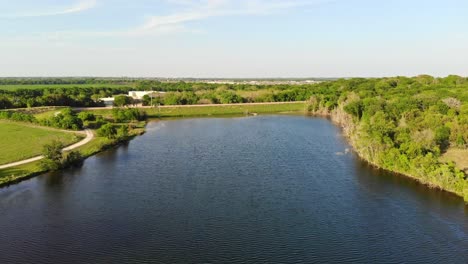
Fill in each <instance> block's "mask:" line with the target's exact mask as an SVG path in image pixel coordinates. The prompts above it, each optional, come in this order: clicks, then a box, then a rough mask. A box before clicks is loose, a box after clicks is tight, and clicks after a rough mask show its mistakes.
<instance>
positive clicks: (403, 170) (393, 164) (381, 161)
mask: <svg viewBox="0 0 468 264" xmlns="http://www.w3.org/2000/svg"><path fill="white" fill-rule="evenodd" d="M312 101H313V102H311V103H309V109H310V113H311V114H313V115H316V116H323V117H328V118H330V119H331V120H332V121H333V122H334V123H335V124H337V125H338V126H339V127H341V129H342V131H343V134H344V136H345V137H346V138H347V139H348V142H349V143H350V144H351V145H352V146H353V149H354V151H355V153H357V155H358V156H359V157H360V158H361V159H363V160H364V161H366V162H368V163H369V164H371V165H372V166H373V167H376V168H378V169H383V170H386V171H389V172H393V173H396V174H399V175H403V176H406V177H410V178H412V179H415V180H417V181H419V182H420V183H422V184H425V185H427V186H428V187H430V188H437V189H441V190H444V191H448V192H451V193H454V194H456V195H458V196H461V197H462V198H463V199H464V201H465V202H467V203H468V179H467V175H466V173H465V172H463V171H462V170H461V169H459V168H457V167H456V166H455V164H454V163H452V162H451V163H444V162H441V161H440V160H439V156H440V150H439V149H438V148H437V147H436V148H435V149H434V150H433V151H434V152H432V151H424V150H422V149H421V148H422V146H417V145H418V143H417V141H413V140H411V138H412V137H415V136H414V134H413V136H411V134H410V133H409V131H408V130H407V129H406V128H405V129H403V130H404V132H400V131H398V128H397V127H392V126H391V125H388V123H387V122H388V119H387V118H385V114H383V112H379V114H377V113H376V114H374V116H373V118H369V119H367V120H362V119H359V118H358V117H356V116H353V115H352V114H350V112H352V110H350V109H349V106H350V104H349V102H342V103H340V104H339V105H338V106H336V107H335V108H333V109H329V108H326V107H316V106H315V103H316V102H315V100H312ZM376 115H378V116H376ZM381 115H383V116H381ZM377 117H378V118H377ZM394 129H395V130H396V131H393V130H394ZM393 133H395V134H393ZM399 133H404V134H403V135H402V134H399ZM406 133H408V134H406ZM390 135H392V136H393V138H395V139H396V140H397V142H393V140H391V138H390ZM402 136H406V137H407V138H406V139H407V140H408V141H407V142H404V139H403V140H402V139H399V137H402ZM416 136H419V135H417V133H416ZM430 138H432V136H430ZM405 144H408V145H405ZM412 144H415V145H416V146H411V145H412Z"/></svg>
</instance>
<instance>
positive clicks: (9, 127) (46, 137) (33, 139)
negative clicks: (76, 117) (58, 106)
mask: <svg viewBox="0 0 468 264" xmlns="http://www.w3.org/2000/svg"><path fill="white" fill-rule="evenodd" d="M80 138H81V136H79V135H77V134H75V133H68V132H62V131H58V130H54V129H50V128H40V127H35V126H31V125H27V124H22V123H14V122H7V121H0V150H1V155H0V164H6V163H10V162H14V161H19V160H23V159H27V158H31V157H34V156H37V155H40V154H41V151H42V146H43V145H44V144H47V143H50V142H51V141H53V140H60V141H62V142H63V143H64V144H65V145H70V144H72V143H74V142H77V141H79V140H80Z"/></svg>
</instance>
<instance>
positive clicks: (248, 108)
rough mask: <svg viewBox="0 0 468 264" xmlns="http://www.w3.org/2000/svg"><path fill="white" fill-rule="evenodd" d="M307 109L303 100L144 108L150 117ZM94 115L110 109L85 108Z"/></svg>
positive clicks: (110, 114)
mask: <svg viewBox="0 0 468 264" xmlns="http://www.w3.org/2000/svg"><path fill="white" fill-rule="evenodd" d="M306 110H307V107H306V104H305V103H304V102H291V103H281V104H277V103H272V104H236V105H222V104H219V105H209V106H204V105H190V106H189V105H186V106H164V107H154V108H144V109H142V111H145V112H146V114H147V116H148V117H150V118H168V117H202V116H229V115H248V114H262V113H281V112H305V111H306ZM86 111H89V112H92V113H94V114H96V115H102V116H104V117H111V116H112V109H109V108H105V109H93V110H86Z"/></svg>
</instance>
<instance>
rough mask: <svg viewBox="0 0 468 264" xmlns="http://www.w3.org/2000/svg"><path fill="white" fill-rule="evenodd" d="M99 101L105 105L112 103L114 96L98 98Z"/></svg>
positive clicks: (111, 104)
mask: <svg viewBox="0 0 468 264" xmlns="http://www.w3.org/2000/svg"><path fill="white" fill-rule="evenodd" d="M99 101H101V102H103V103H104V105H105V106H106V107H109V106H113V105H114V97H105V98H99Z"/></svg>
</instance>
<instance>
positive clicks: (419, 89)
mask: <svg viewBox="0 0 468 264" xmlns="http://www.w3.org/2000/svg"><path fill="white" fill-rule="evenodd" d="M318 86H319V87H320V90H317V91H316V92H314V95H313V96H312V97H311V99H310V106H309V108H310V110H311V111H312V112H314V113H317V114H327V115H331V117H332V118H333V120H335V121H336V122H338V123H339V124H341V126H342V127H343V128H344V131H345V133H346V134H347V136H348V137H349V138H350V140H351V143H352V144H353V146H354V148H355V150H356V151H357V152H358V153H359V155H360V156H361V157H363V158H364V159H366V160H367V161H369V162H371V163H372V164H374V165H376V166H378V167H380V168H384V169H387V170H390V171H394V172H398V173H401V174H405V175H409V176H411V177H413V178H416V179H418V180H420V181H421V182H423V183H426V184H429V185H431V186H433V187H438V188H441V189H445V190H448V191H451V192H454V193H457V194H459V195H461V196H463V197H464V199H465V201H468V180H467V175H466V173H464V172H463V171H462V170H461V169H465V170H466V169H467V168H459V166H458V168H457V167H456V166H455V164H454V163H452V162H449V163H445V162H441V156H442V154H443V153H444V152H446V151H447V150H448V149H449V148H457V149H464V150H466V149H467V147H468V80H467V79H466V78H461V77H458V76H449V77H446V78H433V77H431V76H425V75H424V76H418V77H415V78H405V77H398V78H385V79H351V80H340V81H337V82H330V83H323V84H321V85H318ZM467 154H468V152H467V151H464V152H462V154H461V155H463V157H461V159H464V160H467V159H468V155H467Z"/></svg>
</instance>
